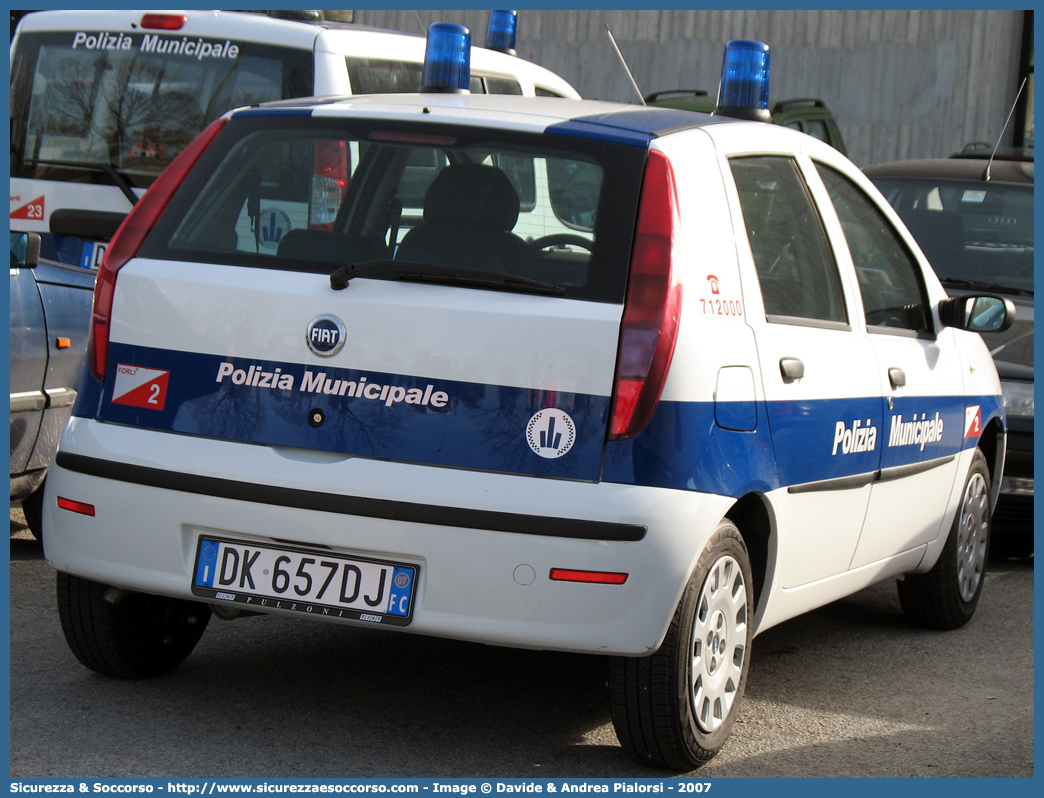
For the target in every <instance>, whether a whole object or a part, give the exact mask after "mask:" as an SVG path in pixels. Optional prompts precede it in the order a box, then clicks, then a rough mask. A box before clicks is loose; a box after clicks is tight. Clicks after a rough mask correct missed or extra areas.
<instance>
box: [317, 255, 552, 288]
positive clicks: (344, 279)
mask: <svg viewBox="0 0 1044 798" xmlns="http://www.w3.org/2000/svg"><path fill="white" fill-rule="evenodd" d="M356 277H385V278H391V279H395V280H406V281H410V282H418V283H441V284H443V285H458V286H466V287H472V288H491V289H494V290H497V291H516V292H518V293H525V294H545V295H547V296H564V295H565V289H564V288H563V287H562V286H560V285H554V284H553V283H545V282H542V281H540V280H534V279H532V278H529V277H522V276H520V275H517V274H505V273H504V272H496V271H487V270H485V269H465V268H459V267H455V266H439V265H436V264H433V263H412V262H410V261H402V260H374V261H367V262H365V263H354V264H349V265H348V266H341V267H339V268H337V269H335V270H334V271H333V272H332V273H331V274H330V287H331V288H333V289H334V290H335V291H340V290H341V289H344V288H347V287H348V283H349V281H351V280H354V279H355V278H356Z"/></svg>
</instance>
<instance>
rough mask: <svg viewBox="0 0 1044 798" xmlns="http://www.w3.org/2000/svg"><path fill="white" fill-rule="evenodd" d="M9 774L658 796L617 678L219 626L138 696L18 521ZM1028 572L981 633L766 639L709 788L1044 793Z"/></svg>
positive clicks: (986, 597)
mask: <svg viewBox="0 0 1044 798" xmlns="http://www.w3.org/2000/svg"><path fill="white" fill-rule="evenodd" d="M10 572H11V638H10V639H11V683H10V688H11V730H10V734H11V737H10V746H11V776H12V777H13V778H30V777H77V778H116V777H124V778H129V777H146V778H162V777H183V778H188V777H194V778H203V777H208V778H261V777H265V778H351V777H389V778H391V777H403V778H405V777H410V778H447V777H461V778H463V777H491V776H497V777H504V778H507V777H517V778H564V777H587V778H656V779H661V778H664V777H665V776H668V775H670V774H663V773H660V772H657V771H651V770H649V769H646V768H644V767H642V766H639V765H637V764H634V763H632V762H631V761H630V760H629V759H627V758H626V757H625V755H624V754H623V752H622V750H621V749H620V747H619V744H618V742H617V740H616V736H615V733H614V732H613V727H612V722H611V720H610V716H609V710H608V691H607V687H606V664H605V660H604V659H602V658H600V657H596V656H583V655H570V654H557V653H548V652H532V651H521V650H513V649H507V648H499V647H492V646H483V645H477V644H471V643H460V642H453V641H447V640H440V639H435V638H428V637H421V636H415V635H407V634H396V633H393V632H392V633H390V632H381V631H375V630H369V629H355V628H348V627H342V626H336V625H331V624H323V623H318V622H312V621H308V620H295V619H287V618H281V617H265V616H258V617H252V618H243V619H239V620H236V621H232V622H222V621H219V620H217V619H214V620H212V621H211V623H210V626H209V627H208V629H207V631H206V633H205V634H204V636H203V639H202V641H201V642H200V644H199V645H198V647H197V648H196V650H195V651H194V652H193V654H192V655H191V656H190V657H189V659H188V660H187V661H186V662H185V663H184V664H183V665H182V666H181V667H180V668H179V669H178V670H176V671H175V672H174V673H172V674H169V675H167V676H164V677H161V678H158V679H152V680H148V681H138V682H125V681H118V680H112V679H108V678H104V677H102V676H99V675H97V674H95V673H93V672H91V671H88V670H87V669H85V668H83V667H82V666H81V665H80V664H79V663H78V662H77V661H76V660H75V659H74V657H73V656H72V654H71V653H70V652H69V650H68V648H67V647H66V644H65V641H64V638H63V636H62V631H61V628H60V625H59V622H58V617H57V612H56V609H55V599H54V573H53V571H52V569H51V568H50V567H49V566H48V565H47V564H46V562H45V561H44V560H43V553H42V547H41V545H40V544H39V543H38V542H37V541H35V540H33V539H32V537H31V535H30V534H29V533H28V530H27V529H25V527H24V526H23V524H22V520H21V514H20V511H19V510H18V509H17V508H13V509H12V514H11V563H10ZM1033 745H1034V704H1033V559H1032V557H1030V558H1028V559H1021V560H1001V561H997V560H994V561H992V562H991V564H990V569H989V571H988V574H987V583H986V586H985V590H984V593H983V597H982V601H981V603H980V605H979V608H978V611H977V613H976V615H975V617H974V618H973V619H972V621H971V622H970V623H969V624H968V625H967V626H965V627H964V628H962V629H959V630H957V631H954V632H929V631H924V630H921V629H917V628H914V627H911V626H910V625H908V624H907V622H906V621H905V620H904V618H903V616H902V614H901V611H900V608H899V603H898V599H897V597H896V591H895V585H894V582H893V581H891V580H889V581H888V582H885V583H882V584H880V585H877V586H874V587H871V588H869V589H867V590H864V591H862V592H860V593H858V594H856V595H854V596H851V597H849V598H847V599H844V600H842V601H838V602H836V603H834V604H831V605H829V606H827V607H824V608H821V609H819V610H816V611H814V612H811V613H808V614H807V615H805V616H802V617H800V618H797V619H794V620H792V621H789V622H787V623H785V624H782V625H780V626H778V627H776V628H774V629H770V630H768V631H767V632H765V633H764V634H762V635H760V636H759V637H758V638H757V639H756V640H755V642H754V646H753V651H752V659H751V669H750V676H749V680H748V683H747V689H746V694H745V696H744V699H743V705H742V708H741V711H740V715H739V718H738V720H737V722H736V725H735V727H734V729H733V732H732V736H731V738H730V739H729V741H728V742H727V744H726V746H725V748H724V750H723V751H722V752H721V753H720V754H719V755H718V756H717V757H716V758H715V759H713V760H712V761H711V762H710V763H709V764H707V765H705V766H704V767H703V768H701V769H700V770H699V771H696V772H695V773H694V774H693V775H696V776H698V777H699V778H700V779H718V778H732V777H758V778H780V777H796V778H813V777H899V778H906V777H914V778H917V777H929V778H930V777H974V778H978V777H1032V776H1033V774H1034V759H1033Z"/></svg>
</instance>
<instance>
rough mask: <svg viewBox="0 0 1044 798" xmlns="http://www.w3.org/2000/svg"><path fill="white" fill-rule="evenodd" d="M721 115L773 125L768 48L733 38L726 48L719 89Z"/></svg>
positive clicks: (719, 111)
mask: <svg viewBox="0 0 1044 798" xmlns="http://www.w3.org/2000/svg"><path fill="white" fill-rule="evenodd" d="M714 113H715V114H716V115H718V116H733V117H737V118H739V119H753V120H755V121H757V122H771V121H772V114H771V113H770V112H769V46H768V45H767V44H765V43H764V42H757V41H751V40H748V39H734V40H733V41H730V42H729V43H728V44H726V45H725V58H724V60H723V62H722V65H721V84H720V85H719V86H718V105H717V107H716V108H715V109H714Z"/></svg>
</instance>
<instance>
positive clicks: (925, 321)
mask: <svg viewBox="0 0 1044 798" xmlns="http://www.w3.org/2000/svg"><path fill="white" fill-rule="evenodd" d="M816 168H817V169H818V170H819V174H820V175H821V176H822V177H823V182H824V183H825V184H826V187H827V190H828V191H829V192H830V198H831V199H832V200H833V202H834V207H835V208H836V209H837V215H838V217H840V219H841V227H842V229H843V230H844V231H845V239H846V240H847V241H848V249H849V251H850V252H851V254H852V262H853V263H854V264H855V269H856V276H857V277H858V278H859V290H860V293H861V294H862V297H863V312H864V314H865V315H866V324H867V327H870V328H871V329H872V328H874V327H890V328H895V329H902V330H913V331H915V332H927V331H929V330H930V329H931V325H930V318H931V314H930V313H929V310H928V301H927V296H926V294H925V290H924V282H923V280H922V279H921V269H920V266H918V264H917V262H916V261H915V260H914V258H913V256H912V255H911V254H910V253H909V251H908V250H907V248H906V246H905V245H904V244H903V242H902V239H901V238H900V237H899V234H898V233H896V231H895V229H894V228H893V227H892V225H891V224H890V223H889V222H888V220H887V219H886V218H885V217H884V214H882V213H881V211H879V210H878V209H877V207H876V206H875V205H874V203H873V202H871V200H870V198H869V197H867V196H866V194H864V193H863V191H862V190H861V189H860V188H859V187H858V186H856V185H855V183H853V182H852V181H851V180H849V179H848V178H847V177H845V176H844V175H842V174H841V173H840V172H838V171H837V170H835V169H832V168H830V167H829V166H825V165H824V164H819V163H817V164H816Z"/></svg>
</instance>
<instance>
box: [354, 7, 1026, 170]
mask: <svg viewBox="0 0 1044 798" xmlns="http://www.w3.org/2000/svg"><path fill="white" fill-rule="evenodd" d="M487 20H488V12H487V11H484V10H474V11H412V10H411V11H373V10H370V11H356V12H355V21H356V22H358V23H362V24H369V25H379V26H381V27H390V28H397V29H400V30H407V31H411V32H415V33H423V32H425V31H426V30H427V26H428V24H429V23H431V22H436V21H440V22H457V23H462V24H464V25H467V26H468V27H469V28H470V29H471V31H472V36H473V38H474V40H475V41H476V42H477V43H481V42H482V41H483V39H484V38H485V32H486V24H487ZM607 25H608V27H609V29H610V30H612V33H613V36H614V37H615V38H616V41H617V44H618V45H619V47H620V50H621V52H622V53H623V55H624V57H625V58H626V59H627V63H628V65H629V66H630V68H631V71H632V72H633V73H634V78H635V81H636V82H637V84H638V86H639V87H640V89H641V90H642V92H643V93H649V92H652V91H656V90H661V89H677V88H689V89H695V88H702V89H706V90H708V92H710V94H711V95H712V96H713V95H714V94H715V93H716V92H717V86H718V79H719V76H720V73H721V59H722V52H723V48H724V44H725V42H726V41H728V40H729V39H759V40H761V41H765V42H767V43H768V44H769V45H770V46H771V47H772V91H771V93H772V99H773V100H776V99H785V98H788V97H819V98H822V99H823V100H825V101H826V103H827V104H828V105H829V106H830V107H831V108H832V109H833V111H834V114H835V116H836V117H837V119H838V122H839V123H840V126H841V131H842V133H843V135H844V137H845V141H846V143H847V145H848V149H849V156H850V157H851V158H852V160H854V161H855V162H856V163H857V164H859V165H867V164H871V163H877V162H880V161H886V160H893V159H897V158H920V157H933V156H945V155H948V154H950V153H951V152H953V151H955V150H957V149H960V147H961V146H963V145H964V144H965V143H967V142H969V141H977V140H989V141H993V140H995V139H996V137H997V136H998V135H1000V132H1001V128H1002V126H1003V124H1004V120H1005V119H1006V118H1007V115H1008V111H1009V110H1010V108H1011V104H1012V103H1013V102H1014V100H1015V94H1016V92H1017V90H1018V85H1017V77H1018V67H1019V64H1018V61H1019V47H1020V42H1021V36H1022V25H1023V12H1022V11H902V10H895V11H882V10H875V11H775V10H760V11H685V10H663V11H623V10H613V11H599V10H580V11H568V10H567V11H546V10H545V11H537V10H529V11H527V10H520V11H519V37H518V38H519V43H518V51H519V55H520V57H523V58H527V59H529V60H531V61H535V62H537V63H539V64H542V65H543V66H545V67H547V68H549V69H551V70H554V71H555V72H557V73H559V74H560V75H562V76H563V77H564V78H566V79H567V80H568V81H569V82H570V83H572V84H573V85H574V86H575V87H576V88H577V90H578V91H579V92H580V93H581V94H582V95H583V96H585V97H589V98H592V99H600V100H616V101H620V102H638V97H637V95H636V93H635V91H634V88H633V87H632V85H631V82H630V81H629V80H628V78H627V73H626V72H625V71H624V69H623V67H622V66H621V65H620V62H619V59H618V58H617V56H616V53H615V51H614V50H613V47H612V44H611V42H610V40H609V36H608V34H607V33H606V26H607ZM1007 140H1008V141H1010V140H1011V135H1010V130H1009V132H1008V135H1007Z"/></svg>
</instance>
